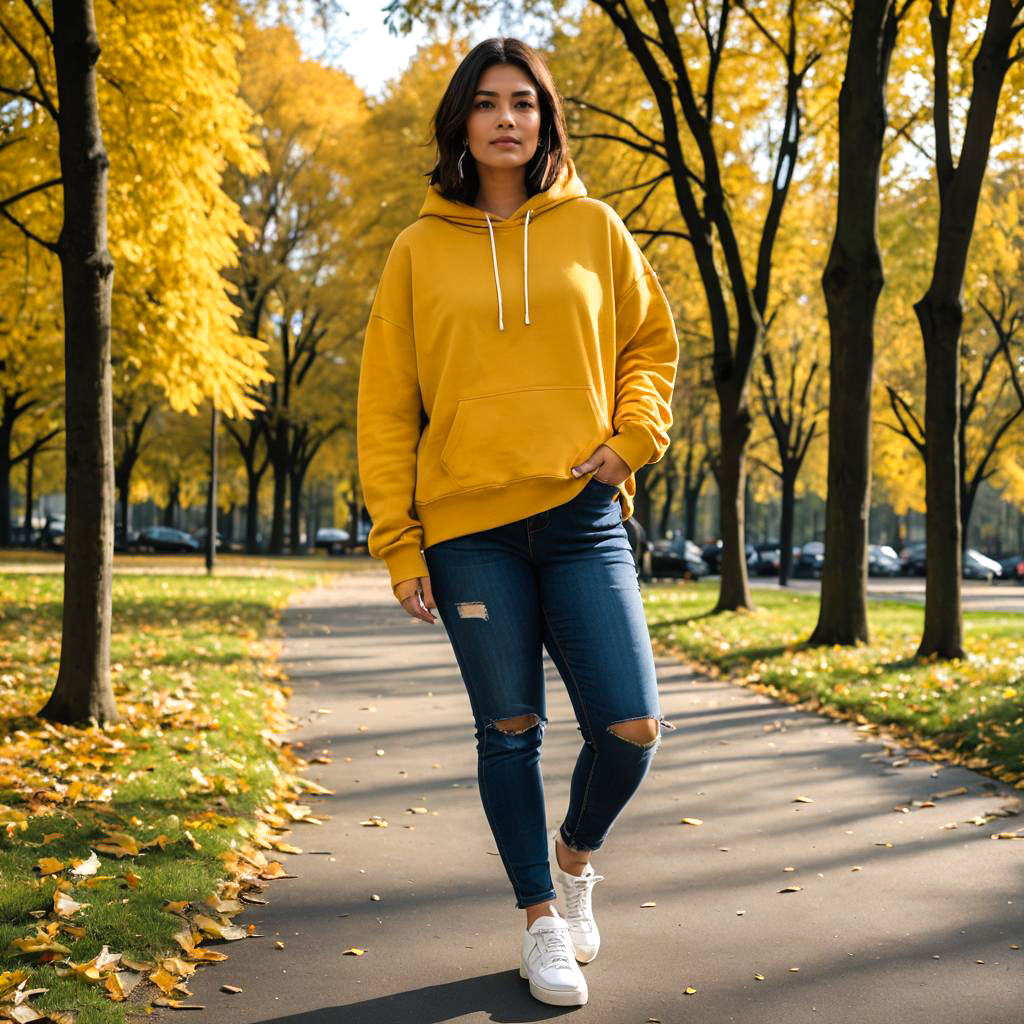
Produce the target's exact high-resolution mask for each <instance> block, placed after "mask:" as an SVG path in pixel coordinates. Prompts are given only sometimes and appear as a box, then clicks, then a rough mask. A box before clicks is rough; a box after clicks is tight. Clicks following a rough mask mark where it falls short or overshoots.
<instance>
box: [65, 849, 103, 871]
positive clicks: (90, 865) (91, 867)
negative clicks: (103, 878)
mask: <svg viewBox="0 0 1024 1024" xmlns="http://www.w3.org/2000/svg"><path fill="white" fill-rule="evenodd" d="M71 863H72V864H73V865H74V867H73V868H72V869H71V874H73V875H95V874H96V872H97V871H98V870H99V866H100V859H99V857H97V856H96V854H95V853H94V852H93V851H92V850H90V851H89V857H88V859H87V860H73V861H72V862H71Z"/></svg>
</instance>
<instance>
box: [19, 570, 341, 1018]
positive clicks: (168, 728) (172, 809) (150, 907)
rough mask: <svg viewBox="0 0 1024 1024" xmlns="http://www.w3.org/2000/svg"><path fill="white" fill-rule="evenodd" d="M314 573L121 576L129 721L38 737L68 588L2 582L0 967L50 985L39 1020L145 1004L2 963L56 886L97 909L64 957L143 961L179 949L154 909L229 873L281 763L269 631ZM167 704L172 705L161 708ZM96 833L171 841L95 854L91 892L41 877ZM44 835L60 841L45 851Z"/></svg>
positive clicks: (116, 656)
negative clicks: (272, 737)
mask: <svg viewBox="0 0 1024 1024" xmlns="http://www.w3.org/2000/svg"><path fill="white" fill-rule="evenodd" d="M336 564H337V563H335V564H334V565H331V566H330V568H332V569H333V568H335V566H336ZM318 579H319V577H318V576H317V574H316V573H309V572H301V571H298V569H297V568H296V567H293V566H287V567H286V566H281V567H279V568H278V569H277V570H276V571H274V570H270V569H268V570H266V571H265V572H263V574H262V575H256V576H245V577H241V576H230V575H226V574H224V573H223V570H222V575H219V576H215V577H213V578H206V577H202V576H180V575H171V576H162V575H135V576H129V575H115V579H114V632H113V640H112V649H111V662H112V667H113V685H114V690H115V695H116V697H117V702H118V709H119V712H120V713H121V714H122V716H123V721H122V722H121V723H120V724H117V725H113V726H107V727H105V728H103V729H89V728H80V727H73V726H54V727H52V731H47V730H46V728H45V727H44V723H43V722H42V720H41V719H39V718H37V717H36V715H35V712H36V711H37V710H38V709H39V708H41V707H42V705H43V704H44V703H45V701H46V697H47V696H48V694H49V691H50V690H51V689H52V686H53V682H54V680H55V678H56V672H57V666H58V660H59V654H60V614H61V585H62V581H61V579H60V577H59V576H54V575H34V574H33V575H29V574H7V575H0V744H2V746H0V750H2V752H3V758H4V760H3V761H0V804H6V805H9V806H10V807H12V808H13V809H14V810H15V811H17V810H22V811H25V810H28V811H29V812H30V814H29V818H28V821H27V828H25V829H24V830H23V831H22V830H21V829H20V828H19V827H18V826H17V825H13V826H5V825H3V824H0V973H3V972H4V971H10V970H14V969H16V968H27V969H30V970H31V977H30V979H29V981H28V983H27V985H26V987H27V988H48V989H49V991H48V992H47V993H46V994H45V995H41V996H36V997H33V999H32V1005H33V1006H34V1007H35V1008H36V1009H37V1010H38V1011H40V1012H43V1011H45V1010H61V1009H63V1010H69V1009H72V1008H75V1009H77V1010H78V1019H77V1024H122V1022H124V1021H126V1020H128V1019H129V1018H128V1016H127V1013H128V1012H129V1008H131V1009H132V1010H133V1011H134V1012H135V1013H138V1012H140V1011H141V1009H142V1004H141V1002H139V1001H138V999H137V998H136V1000H135V1001H134V1002H133V1000H132V999H131V998H130V999H129V1001H128V1002H126V1003H116V1002H113V1001H112V1000H110V999H109V998H107V997H106V995H105V994H104V992H103V991H102V990H101V989H100V988H99V987H98V986H97V985H95V984H89V983H88V982H85V981H83V980H80V979H78V978H76V977H74V976H71V975H69V976H66V977H64V978H60V977H58V976H57V974H56V971H55V969H54V967H53V966H49V965H36V964H35V957H29V956H16V955H12V954H11V953H8V952H6V950H7V947H8V944H9V942H10V941H11V940H12V939H15V938H18V937H23V936H28V935H33V934H35V932H36V929H37V924H42V923H45V922H46V921H49V920H50V919H51V918H52V917H53V914H52V911H53V897H54V891H55V888H56V884H57V883H56V879H57V878H61V879H69V880H71V881H72V883H73V884H72V886H71V888H70V890H69V892H68V895H70V896H71V897H72V898H73V899H75V900H77V901H78V902H80V903H88V904H89V906H87V907H85V908H83V909H82V910H80V911H79V912H78V913H76V914H75V915H74V916H73V917H71V918H70V919H69V922H70V923H71V924H73V925H75V926H78V927H81V928H83V929H84V934H83V935H82V936H81V937H80V938H77V937H75V936H73V935H71V934H68V933H67V932H65V931H61V932H60V933H59V934H58V936H57V938H58V941H60V942H62V943H63V944H64V945H66V946H68V947H69V948H70V950H71V954H70V959H71V960H72V962H74V963H76V964H80V963H83V962H86V961H89V960H91V959H92V958H93V957H95V956H96V955H97V954H98V953H99V952H100V951H101V949H102V947H103V946H104V945H106V946H107V947H108V949H109V951H110V952H113V953H122V954H123V955H124V956H126V957H130V958H134V959H138V960H153V959H155V958H158V957H160V956H161V955H178V954H180V952H181V950H180V949H179V947H178V946H177V945H176V944H175V942H174V940H173V938H172V936H173V935H174V933H175V932H177V931H180V930H181V928H182V926H183V922H182V919H181V918H179V917H176V916H174V915H172V914H169V913H166V912H164V911H163V910H161V909H160V908H161V905H162V904H163V903H164V901H166V900H172V901H173V900H188V901H197V902H198V901H202V900H203V899H205V898H208V897H212V896H213V895H214V893H215V886H216V883H217V881H218V880H219V879H221V878H223V877H225V874H226V871H225V866H224V864H223V862H222V861H221V860H220V859H219V857H218V854H220V853H221V852H223V851H225V850H227V849H229V847H230V845H231V843H232V841H233V840H234V841H235V842H236V843H237V841H238V839H239V837H240V836H244V834H245V830H246V829H247V827H248V825H249V824H251V822H252V812H253V810H254V809H255V808H257V807H259V806H263V805H265V804H267V803H268V801H269V799H270V798H271V796H272V794H273V792H274V783H275V778H276V777H277V773H278V771H279V769H280V766H281V762H280V755H279V754H278V752H277V750H276V748H274V747H273V746H271V745H270V744H269V743H267V741H266V740H265V739H263V738H262V737H261V736H260V731H261V730H263V729H266V728H267V726H268V713H269V711H270V709H272V707H273V704H272V702H271V701H270V700H269V698H270V697H271V696H272V695H273V693H274V691H276V689H277V688H276V686H275V685H273V684H272V680H273V679H274V678H275V677H276V675H277V670H276V668H275V663H274V661H273V656H272V655H273V652H272V643H268V642H267V641H266V637H267V635H268V632H270V633H273V631H274V627H273V623H274V619H275V617H276V614H277V612H278V611H279V609H280V608H281V607H282V606H283V605H284V604H285V603H286V602H287V598H288V596H289V595H290V594H291V593H292V592H294V591H295V590H296V589H300V588H304V587H308V586H312V585H313V584H315V583H316V582H317V581H318ZM165 698H167V699H169V700H171V701H174V702H176V703H174V704H173V705H168V704H166V703H165V704H164V705H163V706H162V707H160V706H154V700H155V701H156V702H157V704H159V702H160V701H162V700H164V699H165ZM188 702H190V703H191V707H190V706H189V703H188ZM194 769H199V770H200V772H201V773H202V778H201V779H197V778H196V777H194V776H193V774H192V773H193V770H194ZM204 782H205V783H206V784H204ZM68 785H74V786H76V787H78V788H77V789H76V790H75V791H74V792H76V794H77V798H75V799H73V798H72V792H69V791H68V790H67V789H66V788H65V787H67V786H68ZM48 800H53V801H56V803H55V804H53V805H51V804H50V803H48V802H47V801H48ZM8 816H9V815H8ZM3 821H4V817H3V812H2V811H0V823H2V822H3ZM104 826H108V827H109V828H111V829H114V830H117V831H122V832H126V833H129V834H130V835H132V836H133V837H135V838H136V839H137V840H138V841H139V842H140V843H142V842H146V841H147V840H150V839H153V838H155V837H157V836H160V835H164V836H166V837H167V840H166V847H165V848H164V849H161V848H160V847H159V846H153V847H151V848H149V849H147V850H145V851H144V852H142V853H140V854H138V855H135V856H126V857H123V858H118V857H116V856H113V855H108V854H100V855H99V858H100V868H99V870H98V872H97V875H100V876H101V875H111V876H113V877H112V878H110V879H108V880H105V881H99V882H98V883H97V884H95V886H94V887H93V886H90V885H89V884H88V881H87V880H85V879H78V878H75V877H74V876H71V875H70V874H69V870H68V869H65V870H63V871H61V872H59V873H58V874H57V875H56V876H48V877H43V878H39V877H38V873H37V872H36V871H34V870H33V867H34V865H35V864H36V863H37V862H38V861H39V859H40V858H42V857H55V858H57V859H58V860H60V861H61V862H63V863H64V864H66V865H68V868H70V864H69V862H70V860H71V859H72V858H75V859H85V858H87V857H88V856H89V849H90V847H91V846H93V845H95V843H96V842H97V841H98V840H100V838H101V836H102V834H103V832H104V830H105V829H104ZM186 831H188V832H189V833H191V835H192V837H194V839H195V841H196V842H198V843H199V844H200V846H201V849H198V850H197V849H194V847H193V844H192V842H191V841H190V840H189V838H188V836H187V835H186ZM48 833H60V835H59V836H58V837H56V838H53V839H51V840H50V841H49V842H46V843H45V844H44V842H43V839H44V836H46V835H47V834H48ZM129 871H130V872H132V873H134V875H135V876H137V880H136V884H135V885H134V887H133V886H132V885H131V884H129V880H127V879H126V878H125V877H124V873H125V872H129ZM186 984H187V981H186ZM143 989H145V990H146V991H145V994H146V996H147V999H146V1001H147V1002H148V998H152V996H153V995H154V994H159V993H158V992H157V991H156V989H154V988H153V987H152V986H151V985H149V984H148V983H145V982H144V983H142V984H141V985H140V986H139V994H140V995H141V994H142V992H143ZM179 996H180V994H179ZM180 997H181V998H184V997H183V996H180Z"/></svg>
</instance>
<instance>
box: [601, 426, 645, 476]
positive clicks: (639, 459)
mask: <svg viewBox="0 0 1024 1024" xmlns="http://www.w3.org/2000/svg"><path fill="white" fill-rule="evenodd" d="M604 443H605V445H606V446H607V447H609V448H611V450H612V451H613V452H615V454H616V455H618V456H619V458H620V459H622V461H623V462H625V463H626V465H627V466H629V468H630V471H631V472H633V473H635V472H636V471H637V470H638V469H639V468H640V467H641V466H646V465H647V463H648V462H650V461H651V459H652V458H653V457H654V455H655V454H656V452H657V447H658V446H657V444H656V442H655V440H654V438H653V436H652V435H651V432H650V431H649V430H648V429H647V428H646V427H644V426H641V424H639V423H635V422H632V423H625V424H623V425H622V427H620V428H619V430H618V431H617V432H616V433H615V436H614V437H610V438H608V440H607V441H605V442H604Z"/></svg>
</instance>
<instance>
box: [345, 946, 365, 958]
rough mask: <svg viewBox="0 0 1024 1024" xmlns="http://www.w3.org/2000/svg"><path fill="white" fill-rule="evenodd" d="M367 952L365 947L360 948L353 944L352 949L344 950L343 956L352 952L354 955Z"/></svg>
mask: <svg viewBox="0 0 1024 1024" xmlns="http://www.w3.org/2000/svg"><path fill="white" fill-rule="evenodd" d="M365 952H366V950H365V949H358V948H357V947H356V946H352V947H351V948H350V949H346V950H343V951H342V956H345V955H346V954H351V955H352V956H362V955H363V954H364V953H365Z"/></svg>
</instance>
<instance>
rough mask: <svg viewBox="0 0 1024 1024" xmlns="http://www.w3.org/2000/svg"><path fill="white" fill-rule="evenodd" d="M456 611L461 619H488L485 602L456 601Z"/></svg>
mask: <svg viewBox="0 0 1024 1024" xmlns="http://www.w3.org/2000/svg"><path fill="white" fill-rule="evenodd" d="M455 610H456V611H457V612H458V613H459V618H460V619H487V618H488V615H487V605H485V604H484V603H483V601H456V602H455Z"/></svg>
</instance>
